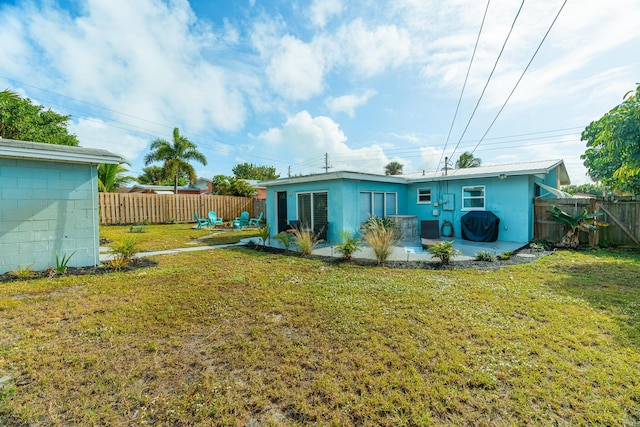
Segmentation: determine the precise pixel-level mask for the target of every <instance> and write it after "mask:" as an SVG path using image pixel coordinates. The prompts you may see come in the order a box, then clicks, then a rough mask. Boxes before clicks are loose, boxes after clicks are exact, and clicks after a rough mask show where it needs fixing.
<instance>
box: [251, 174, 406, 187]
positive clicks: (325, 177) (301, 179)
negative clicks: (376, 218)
mask: <svg viewBox="0 0 640 427" xmlns="http://www.w3.org/2000/svg"><path fill="white" fill-rule="evenodd" d="M334 179H351V180H359V181H376V182H393V183H399V184H406V183H407V180H406V178H403V177H401V176H400V175H377V174H373V173H363V172H350V171H335V172H328V173H318V174H313V175H304V176H292V177H289V178H278V179H274V180H272V181H260V185H262V186H264V187H269V186H273V185H283V184H299V183H305V182H317V181H331V180H334Z"/></svg>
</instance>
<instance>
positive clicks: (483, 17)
mask: <svg viewBox="0 0 640 427" xmlns="http://www.w3.org/2000/svg"><path fill="white" fill-rule="evenodd" d="M490 2H491V0H487V7H486V8H485V9H484V15H483V16H482V23H481V24H480V30H479V31H478V37H477V38H476V44H475V45H474V46H473V53H472V54H471V61H469V67H468V68H467V75H466V76H464V83H463V84H462V90H461V91H460V98H458V105H456V111H455V113H453V119H452V120H451V126H450V127H449V133H448V134H447V140H446V141H445V143H444V149H443V150H442V154H441V155H440V160H439V161H438V165H440V163H441V162H442V157H443V156H444V153H445V151H446V150H447V145H448V144H449V138H450V137H451V131H452V130H453V124H454V123H455V122H456V117H458V110H459V109H460V103H461V102H462V95H464V89H465V88H466V87H467V80H468V79H469V73H470V72H471V65H472V64H473V59H474V58H475V56H476V50H477V49H478V43H479V42H480V35H481V34H482V28H483V27H484V21H485V19H486V18H487V12H488V11H489V3H490Z"/></svg>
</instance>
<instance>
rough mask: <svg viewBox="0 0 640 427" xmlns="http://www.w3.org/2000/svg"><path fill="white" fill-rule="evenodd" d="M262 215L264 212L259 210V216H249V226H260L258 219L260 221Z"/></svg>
mask: <svg viewBox="0 0 640 427" xmlns="http://www.w3.org/2000/svg"><path fill="white" fill-rule="evenodd" d="M262 215H264V214H263V213H262V212H260V216H259V217H258V218H249V227H251V226H256V227H260V221H262Z"/></svg>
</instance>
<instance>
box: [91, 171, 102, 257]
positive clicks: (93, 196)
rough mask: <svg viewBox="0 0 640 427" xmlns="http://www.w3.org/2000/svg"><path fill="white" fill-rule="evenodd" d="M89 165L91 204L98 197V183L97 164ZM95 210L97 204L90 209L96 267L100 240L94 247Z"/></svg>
mask: <svg viewBox="0 0 640 427" xmlns="http://www.w3.org/2000/svg"><path fill="white" fill-rule="evenodd" d="M90 167H91V203H92V204H93V203H97V202H98V198H97V195H96V187H97V186H98V183H97V179H98V177H97V170H98V165H91V166H90ZM94 174H95V175H94ZM97 210H98V206H93V209H91V217H92V219H93V227H91V229H92V230H93V266H94V267H97V266H98V264H99V263H100V242H98V246H97V247H96V241H97V236H96V228H98V221H97V220H96V211H97Z"/></svg>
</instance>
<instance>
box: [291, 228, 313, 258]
mask: <svg viewBox="0 0 640 427" xmlns="http://www.w3.org/2000/svg"><path fill="white" fill-rule="evenodd" d="M292 234H293V243H295V245H296V246H297V247H299V248H300V252H302V253H303V254H304V255H311V253H312V252H313V249H314V248H315V247H316V246H317V245H318V236H316V234H315V233H313V232H312V231H300V230H293V233H292Z"/></svg>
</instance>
